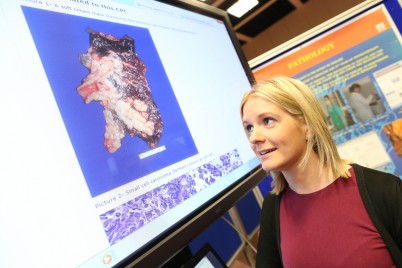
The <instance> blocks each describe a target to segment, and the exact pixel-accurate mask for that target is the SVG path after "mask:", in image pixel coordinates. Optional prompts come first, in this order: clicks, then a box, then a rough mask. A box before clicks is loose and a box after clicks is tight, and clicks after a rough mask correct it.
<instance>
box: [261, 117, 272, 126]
mask: <svg viewBox="0 0 402 268" xmlns="http://www.w3.org/2000/svg"><path fill="white" fill-rule="evenodd" d="M272 121H273V119H272V118H271V117H266V118H264V120H263V122H264V125H269V124H271V123H272Z"/></svg>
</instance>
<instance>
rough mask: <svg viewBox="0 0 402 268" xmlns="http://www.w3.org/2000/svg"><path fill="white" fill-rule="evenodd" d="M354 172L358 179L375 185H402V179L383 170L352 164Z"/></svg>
mask: <svg viewBox="0 0 402 268" xmlns="http://www.w3.org/2000/svg"><path fill="white" fill-rule="evenodd" d="M351 166H352V167H353V170H354V171H355V174H356V179H364V180H365V181H366V182H368V183H373V184H381V185H384V184H393V185H394V184H396V185H399V184H401V185H402V180H401V178H400V177H398V176H396V175H394V174H391V173H387V172H384V171H381V170H377V169H372V168H367V167H364V166H361V165H358V164H351Z"/></svg>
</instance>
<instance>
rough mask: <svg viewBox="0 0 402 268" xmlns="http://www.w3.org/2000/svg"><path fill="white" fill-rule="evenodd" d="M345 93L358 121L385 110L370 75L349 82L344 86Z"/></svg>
mask: <svg viewBox="0 0 402 268" xmlns="http://www.w3.org/2000/svg"><path fill="white" fill-rule="evenodd" d="M343 93H344V95H345V96H346V99H347V100H348V103H349V106H350V108H351V109H352V112H353V114H354V115H355V118H356V120H357V121H358V122H363V121H367V120H369V119H370V118H372V117H374V116H376V115H378V114H380V113H383V112H385V108H384V105H383V104H382V102H381V101H380V96H379V94H378V92H377V90H376V88H375V87H374V85H373V83H372V81H371V79H370V78H369V77H368V76H365V77H363V78H361V79H359V80H356V81H354V82H353V83H352V84H348V85H347V86H346V87H345V88H343Z"/></svg>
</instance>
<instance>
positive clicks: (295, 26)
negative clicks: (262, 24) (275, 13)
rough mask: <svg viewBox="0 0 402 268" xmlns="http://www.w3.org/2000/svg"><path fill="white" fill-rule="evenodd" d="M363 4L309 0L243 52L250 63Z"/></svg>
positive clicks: (249, 43) (256, 39)
mask: <svg viewBox="0 0 402 268" xmlns="http://www.w3.org/2000/svg"><path fill="white" fill-rule="evenodd" d="M362 2H364V0H309V1H308V2H307V3H305V4H303V5H300V7H299V8H298V9H296V10H295V11H293V12H292V13H290V14H289V15H287V16H286V17H285V18H283V19H282V20H280V21H279V22H277V23H275V24H274V25H273V26H271V27H270V28H268V29H267V30H265V31H264V32H262V33H260V34H259V35H257V36H256V37H255V38H254V39H253V40H252V41H249V42H247V43H246V44H244V45H243V47H242V48H243V52H244V54H245V56H246V58H247V60H248V61H249V60H252V59H254V58H255V57H257V56H259V55H261V54H263V53H265V52H267V51H268V50H270V49H272V48H274V47H276V46H279V45H281V44H283V43H284V42H286V41H288V40H290V39H292V38H294V37H296V36H298V35H300V34H302V33H304V32H306V31H308V30H310V29H311V28H313V27H315V26H317V25H319V24H321V23H323V22H325V21H327V20H329V19H331V18H333V17H335V16H336V15H339V14H340V13H342V12H344V11H347V10H348V9H350V8H352V7H354V6H356V5H358V4H360V3H362Z"/></svg>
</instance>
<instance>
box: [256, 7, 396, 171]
mask: <svg viewBox="0 0 402 268" xmlns="http://www.w3.org/2000/svg"><path fill="white" fill-rule="evenodd" d="M395 3H396V1H395ZM396 4H398V3H396ZM398 12H399V16H400V15H401V13H402V12H401V8H400V6H399V11H397V13H398ZM401 44H402V39H401V34H400V31H399V30H398V27H397V25H396V24H395V22H394V20H393V18H392V16H391V15H390V13H389V12H388V10H387V7H386V5H384V3H383V1H366V2H363V3H362V4H360V5H359V6H356V8H354V9H352V10H348V11H347V12H345V13H343V14H341V15H339V16H338V17H336V18H334V19H333V20H331V21H328V22H326V23H324V24H322V25H319V26H317V27H315V28H313V29H312V30H311V31H309V32H307V33H305V35H302V36H299V37H296V38H295V39H293V40H290V41H289V42H287V43H285V44H283V45H282V46H280V47H277V48H275V49H273V50H272V51H268V52H267V53H265V54H263V55H261V56H259V57H257V58H256V59H254V60H252V61H250V62H249V63H250V66H251V67H252V70H253V73H254V75H255V78H256V80H257V82H258V81H261V80H264V78H265V77H267V76H272V75H285V76H290V77H293V78H296V79H300V80H301V81H303V82H304V83H306V84H307V85H308V86H309V87H310V88H311V89H312V90H313V91H314V93H315V94H316V96H317V98H318V100H319V101H320V103H321V105H322V108H323V109H324V111H325V113H326V115H327V122H328V125H329V127H330V130H331V133H332V135H333V138H334V140H335V143H336V144H337V147H338V150H339V152H340V154H341V156H342V157H343V158H345V159H350V160H352V161H354V162H355V163H358V164H361V165H363V166H366V167H370V168H375V169H378V170H383V171H386V172H389V173H393V174H396V175H398V176H401V177H402V45H401ZM356 85H359V86H360V90H355V92H354V93H352V92H351V90H350V88H351V87H353V88H355V87H356ZM352 91H353V90H352ZM356 91H360V94H358V92H356ZM359 100H360V104H359V103H357V102H358V101H359ZM363 103H365V104H364V105H363ZM364 106H365V107H364Z"/></svg>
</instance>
